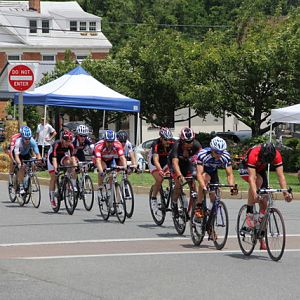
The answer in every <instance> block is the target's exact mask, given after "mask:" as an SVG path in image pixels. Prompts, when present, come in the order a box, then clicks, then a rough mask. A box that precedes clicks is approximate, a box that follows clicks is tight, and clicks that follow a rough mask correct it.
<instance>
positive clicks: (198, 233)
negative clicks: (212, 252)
mask: <svg viewBox="0 0 300 300" xmlns="http://www.w3.org/2000/svg"><path fill="white" fill-rule="evenodd" d="M194 201H195V200H194ZM195 209H196V205H195V203H194V204H193V208H192V212H191V220H190V233H191V238H192V241H193V243H194V245H195V246H199V245H200V244H201V243H202V241H203V238H204V235H205V221H206V220H205V217H203V218H201V219H200V218H196V217H195Z"/></svg>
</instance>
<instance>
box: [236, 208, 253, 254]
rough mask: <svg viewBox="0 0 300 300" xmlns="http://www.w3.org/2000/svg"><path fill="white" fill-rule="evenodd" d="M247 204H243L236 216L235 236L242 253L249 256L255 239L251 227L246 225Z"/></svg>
mask: <svg viewBox="0 0 300 300" xmlns="http://www.w3.org/2000/svg"><path fill="white" fill-rule="evenodd" d="M246 214H247V205H246V204H245V205H243V206H242V207H241V209H240V211H239V214H238V218H237V225H236V230H237V238H238V242H239V246H240V248H241V250H242V252H243V253H244V255H246V256H249V255H251V253H252V252H253V250H254V248H255V245H256V242H257V239H256V237H255V232H254V230H253V229H251V228H249V227H248V226H247V225H246Z"/></svg>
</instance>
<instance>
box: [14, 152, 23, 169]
mask: <svg viewBox="0 0 300 300" xmlns="http://www.w3.org/2000/svg"><path fill="white" fill-rule="evenodd" d="M15 160H16V163H17V164H18V167H21V165H22V163H21V159H20V156H19V154H16V153H15Z"/></svg>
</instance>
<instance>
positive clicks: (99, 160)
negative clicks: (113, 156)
mask: <svg viewBox="0 0 300 300" xmlns="http://www.w3.org/2000/svg"><path fill="white" fill-rule="evenodd" d="M96 167H97V169H98V172H99V174H102V173H103V168H102V164H101V158H100V157H97V158H96Z"/></svg>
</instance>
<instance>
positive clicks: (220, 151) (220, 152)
mask: <svg viewBox="0 0 300 300" xmlns="http://www.w3.org/2000/svg"><path fill="white" fill-rule="evenodd" d="M212 151H213V152H214V153H216V154H218V155H222V154H223V153H224V151H222V150H212Z"/></svg>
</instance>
